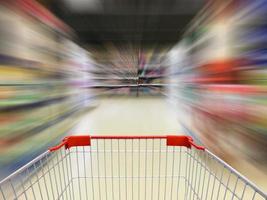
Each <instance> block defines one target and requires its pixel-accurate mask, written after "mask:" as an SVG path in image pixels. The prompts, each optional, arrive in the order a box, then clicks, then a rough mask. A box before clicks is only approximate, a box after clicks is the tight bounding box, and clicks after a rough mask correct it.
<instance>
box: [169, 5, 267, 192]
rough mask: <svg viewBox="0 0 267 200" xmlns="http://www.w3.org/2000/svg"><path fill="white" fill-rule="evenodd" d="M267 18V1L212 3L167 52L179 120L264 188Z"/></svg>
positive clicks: (266, 177) (266, 172)
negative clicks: (179, 40)
mask: <svg viewBox="0 0 267 200" xmlns="http://www.w3.org/2000/svg"><path fill="white" fill-rule="evenodd" d="M266 17H267V1H265V0H256V1H217V2H210V4H209V6H207V8H206V10H205V13H202V15H200V16H198V17H196V18H195V20H194V21H193V22H192V23H191V24H192V26H190V28H189V29H188V31H187V32H186V33H185V35H184V38H183V40H182V41H181V42H179V43H178V44H177V45H176V46H175V47H174V48H173V49H172V50H171V51H170V53H169V55H168V60H169V63H170V65H171V68H170V72H171V74H172V75H173V76H172V77H170V86H169V94H170V98H171V99H172V101H173V102H174V103H175V104H176V106H177V111H178V112H179V116H180V117H179V118H180V122H181V123H182V124H183V125H184V127H185V128H186V129H187V131H188V132H190V133H193V134H195V136H196V137H197V138H198V139H199V140H200V141H201V142H202V143H203V144H205V145H206V146H207V147H208V148H210V149H211V150H212V151H214V152H215V153H216V154H217V155H219V156H220V157H222V158H223V159H224V160H226V161H227V162H229V163H231V164H232V165H233V166H234V167H236V168H237V169H239V170H240V171H241V172H242V173H244V174H246V175H247V176H249V177H250V178H251V179H253V180H254V181H255V182H258V183H259V184H260V185H261V186H262V187H264V188H265V190H266V189H267V188H266V186H267V185H266V180H267V112H266V111H267V76H266V74H267V73H266V72H267V71H266V69H267V68H266V67H267V32H266V30H267V21H266ZM182 110H183V112H181V111H182Z"/></svg>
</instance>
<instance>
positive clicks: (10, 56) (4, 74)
mask: <svg viewBox="0 0 267 200" xmlns="http://www.w3.org/2000/svg"><path fill="white" fill-rule="evenodd" d="M0 19H1V21H0V65H1V66H0V177H3V176H6V172H8V173H10V172H11V171H13V169H16V168H18V167H19V166H21V165H22V164H24V163H25V162H28V161H29V160H31V159H32V158H33V157H34V156H36V155H38V154H39V153H40V152H43V151H44V150H45V149H46V148H47V147H48V146H50V145H52V144H51V143H55V142H57V141H59V139H61V138H62V137H63V136H64V134H66V133H67V132H68V131H69V130H70V129H71V128H72V127H73V126H74V124H75V123H76V122H77V121H78V120H79V116H81V114H82V113H83V112H84V107H85V106H86V105H87V104H88V101H89V99H90V94H89V93H85V92H83V89H82V87H81V86H82V84H83V82H86V81H87V79H88V75H87V74H86V73H85V71H86V69H87V68H89V67H90V56H89V54H88V52H87V51H86V50H84V49H82V48H81V47H79V46H78V45H77V44H75V43H74V42H72V39H71V38H72V37H74V36H73V34H74V33H73V32H72V31H71V29H70V28H69V27H67V26H65V25H63V23H61V22H60V21H59V20H58V19H57V18H56V17H54V16H53V15H52V14H51V13H50V12H48V11H47V10H45V9H44V8H43V7H42V6H41V5H39V4H38V3H35V2H30V1H7V2H5V3H2V4H1V5H0Z"/></svg>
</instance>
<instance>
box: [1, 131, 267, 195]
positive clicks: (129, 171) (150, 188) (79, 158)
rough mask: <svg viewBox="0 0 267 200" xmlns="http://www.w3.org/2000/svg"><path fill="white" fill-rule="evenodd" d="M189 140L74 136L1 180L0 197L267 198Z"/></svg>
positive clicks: (148, 137)
mask: <svg viewBox="0 0 267 200" xmlns="http://www.w3.org/2000/svg"><path fill="white" fill-rule="evenodd" d="M266 198H267V196H266V194H265V193H264V192H262V191H260V190H259V189H258V188H257V187H256V186H255V185H254V184H253V183H251V182H250V181H249V180H247V179H246V178H245V177H244V176H242V175H241V174H240V173H239V172H237V171H236V170H235V169H233V168H232V167H231V166H229V165H228V164H226V163H225V162H224V161H222V160H221V159H220V158H218V157H217V156H215V155H214V154H212V153H211V152H210V151H208V150H207V149H204V148H203V147H201V146H198V145H196V144H194V143H193V140H192V138H191V137H188V136H70V137H66V138H65V139H64V140H63V141H62V143H61V144H59V145H58V146H55V147H53V148H50V149H49V150H48V151H46V152H44V153H43V154H41V155H40V156H38V157H37V158H35V159H34V160H32V161H31V162H30V163H28V164H26V165H25V166H23V167H22V168H20V169H19V170H17V171H16V172H14V173H13V174H11V175H10V176H8V177H7V178H5V179H4V180H2V181H1V182H0V199H8V200H9V199H19V200H22V199H23V200H24V199H25V200H28V199H38V200H39V199H41V200H46V199H49V200H50V199H70V200H76V199H79V200H80V199H86V200H87V199H93V200H94V199H97V200H108V199H110V200H134V199H136V200H137V199H138V200H140V199H142V200H150V199H151V200H162V199H164V200H172V199H173V200H177V199H189V200H191V199H192V200H195V199H197V200H198V199H204V200H208V199H229V200H237V199H238V200H240V199H250V200H258V199H266Z"/></svg>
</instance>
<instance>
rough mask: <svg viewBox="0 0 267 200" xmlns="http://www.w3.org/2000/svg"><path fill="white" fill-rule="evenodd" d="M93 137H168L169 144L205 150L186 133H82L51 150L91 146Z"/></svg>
mask: <svg viewBox="0 0 267 200" xmlns="http://www.w3.org/2000/svg"><path fill="white" fill-rule="evenodd" d="M91 139H125V140H127V139H166V145H167V146H184V147H187V148H191V147H192V146H193V147H195V148H196V149H199V150H204V149H205V148H204V147H202V146H198V145H196V144H195V143H194V141H193V139H192V138H191V137H189V136H184V135H168V136H151V135H149V136H89V135H80V136H69V137H65V138H64V139H63V140H62V142H61V143H60V144H59V145H57V146H54V147H51V148H50V149H49V150H50V151H56V150H58V149H60V148H61V147H63V146H64V147H65V149H69V148H71V147H77V146H90V145H91Z"/></svg>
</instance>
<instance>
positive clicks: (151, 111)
mask: <svg viewBox="0 0 267 200" xmlns="http://www.w3.org/2000/svg"><path fill="white" fill-rule="evenodd" d="M97 104H98V105H97V106H96V108H94V109H93V110H91V111H90V112H89V113H88V114H87V115H86V116H85V117H84V118H83V119H82V120H81V122H80V123H79V124H78V125H77V127H76V128H75V129H74V130H73V134H75V135H77V134H78V135H79V134H90V135H122V134H123V135H125V134H128V135H151V134H153V135H165V134H182V132H181V127H180V125H179V123H178V121H177V116H176V113H175V111H174V110H172V109H171V108H172V107H171V106H170V105H169V103H168V101H166V100H165V99H164V97H112V98H101V99H99V100H98V102H97Z"/></svg>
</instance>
